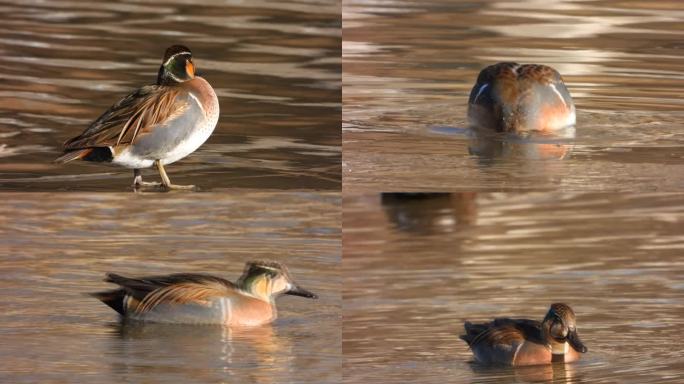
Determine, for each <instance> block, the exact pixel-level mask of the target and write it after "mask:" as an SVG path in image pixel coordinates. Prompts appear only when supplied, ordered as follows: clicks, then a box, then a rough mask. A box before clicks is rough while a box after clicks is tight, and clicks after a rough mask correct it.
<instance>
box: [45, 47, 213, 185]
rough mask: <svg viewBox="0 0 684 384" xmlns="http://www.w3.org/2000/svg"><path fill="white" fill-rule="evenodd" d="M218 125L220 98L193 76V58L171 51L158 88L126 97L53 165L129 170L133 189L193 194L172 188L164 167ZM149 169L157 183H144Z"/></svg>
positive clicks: (193, 148)
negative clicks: (156, 176)
mask: <svg viewBox="0 0 684 384" xmlns="http://www.w3.org/2000/svg"><path fill="white" fill-rule="evenodd" d="M218 119H219V102H218V98H217V96H216V93H215V92H214V89H213V88H212V87H211V85H210V84H209V82H207V81H206V80H205V79H204V78H202V77H200V76H198V75H196V72H195V64H194V63H193V60H192V52H191V51H190V49H189V48H188V47H186V46H184V45H173V46H171V47H169V48H168V49H166V52H165V53H164V57H163V59H162V63H161V66H160V67H159V71H158V74H157V83H156V84H154V85H146V86H143V87H142V88H138V89H136V90H134V91H133V92H131V93H129V94H128V95H126V96H125V97H124V98H122V99H120V100H119V101H117V102H116V103H115V104H114V105H112V106H111V107H110V108H109V109H108V110H106V111H105V112H104V113H102V115H100V117H98V118H97V119H96V120H95V121H94V122H92V123H91V124H90V126H88V128H86V129H85V130H84V131H83V132H82V133H81V134H80V135H78V136H76V137H73V138H71V139H69V140H67V141H66V142H65V143H64V153H63V154H62V155H61V156H60V157H58V158H57V159H55V163H58V164H65V163H69V162H71V161H74V160H84V161H90V162H98V163H111V164H114V165H117V166H122V167H124V168H130V169H133V187H134V188H136V189H139V188H142V187H162V188H166V189H194V188H195V186H194V185H177V184H173V183H171V180H170V179H169V176H168V175H167V173H166V170H165V168H164V166H165V165H168V164H172V163H174V162H176V161H178V160H180V159H182V158H184V157H186V156H188V155H189V154H191V153H193V152H194V151H196V150H197V149H198V148H199V147H200V146H201V145H202V144H204V142H205V141H207V139H208V138H209V136H211V134H212V132H213V131H214V128H215V127H216V124H217V123H218ZM152 166H154V167H156V169H157V171H158V172H159V175H160V177H161V183H158V182H144V181H143V179H142V173H141V169H143V168H149V167H152Z"/></svg>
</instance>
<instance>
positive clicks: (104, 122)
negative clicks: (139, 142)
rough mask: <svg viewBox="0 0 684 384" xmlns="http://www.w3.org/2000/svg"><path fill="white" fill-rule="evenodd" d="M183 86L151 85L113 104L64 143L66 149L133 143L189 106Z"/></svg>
mask: <svg viewBox="0 0 684 384" xmlns="http://www.w3.org/2000/svg"><path fill="white" fill-rule="evenodd" d="M183 92H185V91H183V90H182V88H179V87H170V86H160V85H148V86H145V87H142V88H140V89H137V90H135V91H134V92H132V93H130V94H128V95H127V96H126V97H124V98H123V99H121V100H119V101H118V102H117V103H116V104H114V105H113V106H111V107H110V108H109V109H108V110H107V111H105V112H104V113H103V114H102V115H101V116H100V117H98V118H97V120H95V121H94V122H93V123H92V124H90V126H89V127H88V128H87V129H86V130H85V131H83V133H81V134H80V135H78V136H76V137H74V138H72V139H70V140H67V141H66V142H65V143H64V150H65V151H74V150H78V149H84V148H93V147H108V146H116V145H119V144H128V143H132V142H133V141H134V140H135V138H136V137H137V136H138V134H139V133H140V132H145V131H146V130H148V129H150V128H151V127H153V126H155V125H157V124H160V123H163V122H165V121H167V120H169V119H171V118H173V117H174V116H176V115H178V114H180V113H182V112H183V111H185V109H187V108H188V106H189V103H188V98H187V97H178V96H179V95H181V94H182V93H183Z"/></svg>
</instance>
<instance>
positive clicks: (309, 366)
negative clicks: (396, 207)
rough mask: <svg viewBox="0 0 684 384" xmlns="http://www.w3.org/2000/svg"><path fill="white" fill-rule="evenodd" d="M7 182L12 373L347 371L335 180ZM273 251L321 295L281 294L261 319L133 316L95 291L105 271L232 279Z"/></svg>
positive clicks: (168, 377)
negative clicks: (190, 320) (127, 318)
mask: <svg viewBox="0 0 684 384" xmlns="http://www.w3.org/2000/svg"><path fill="white" fill-rule="evenodd" d="M161 197H163V198H160V195H153V196H150V195H146V194H142V195H132V194H128V193H122V194H107V193H105V194H95V195H93V194H82V193H65V194H58V195H54V196H52V197H50V198H49V199H46V198H45V196H43V194H28V195H27V194H13V193H5V194H4V195H3V201H2V202H0V212H2V213H3V214H2V216H1V217H0V269H1V270H2V271H3V273H2V275H0V289H2V290H3V292H4V294H3V295H2V296H1V297H0V308H2V312H1V313H0V323H1V324H2V330H0V333H2V347H0V372H2V373H1V374H0V377H2V381H7V382H13V383H21V382H27V383H28V382H66V381H74V380H75V381H79V382H91V383H120V382H162V381H163V382H187V383H207V382H221V381H226V382H233V381H246V382H256V383H281V382H297V383H307V382H312V383H320V382H325V383H334V382H339V380H340V377H341V367H340V361H341V355H340V353H341V352H340V348H341V334H340V327H341V320H340V319H341V316H340V308H341V294H340V287H339V283H340V277H339V270H338V265H339V262H340V259H341V247H340V212H339V205H340V196H339V194H338V193H264V192H244V193H231V194H230V196H228V195H226V194H214V193H206V194H190V195H188V194H173V193H171V194H166V195H161ZM254 259H270V260H277V261H280V262H282V263H283V264H285V265H287V266H288V267H289V269H290V270H291V271H292V274H293V275H294V276H296V277H297V281H298V282H299V283H300V284H302V286H307V287H308V288H310V289H311V290H312V291H314V292H316V293H317V294H318V295H319V299H318V300H305V299H302V298H299V297H294V296H287V295H286V296H283V297H280V298H279V299H278V301H277V306H278V319H277V320H276V321H275V322H274V323H273V324H271V325H268V326H263V327H257V328H252V329H224V328H222V327H213V326H183V325H177V326H174V325H161V324H143V323H136V322H126V323H124V324H120V323H119V321H118V316H117V315H116V313H115V312H114V311H112V310H111V309H110V308H109V307H107V306H106V305H104V304H102V303H101V302H99V301H98V300H96V299H94V298H92V297H90V296H88V295H86V293H88V292H95V291H99V290H103V289H108V288H111V285H110V284H107V283H105V282H103V281H102V279H103V278H104V274H105V272H110V271H111V272H118V273H121V274H123V275H132V276H145V275H158V274H167V273H177V272H201V273H210V274H213V275H216V276H221V277H224V278H227V279H229V280H231V281H235V280H236V279H237V278H238V277H239V276H240V274H241V273H242V269H243V268H244V263H245V262H246V261H248V260H254Z"/></svg>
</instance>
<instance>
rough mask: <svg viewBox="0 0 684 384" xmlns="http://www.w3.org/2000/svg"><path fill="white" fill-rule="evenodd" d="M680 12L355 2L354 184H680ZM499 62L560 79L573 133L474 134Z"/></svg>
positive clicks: (602, 5) (349, 135) (347, 69)
mask: <svg viewBox="0 0 684 384" xmlns="http://www.w3.org/2000/svg"><path fill="white" fill-rule="evenodd" d="M682 18H684V8H682V6H681V3H680V2H679V1H675V0H671V1H649V2H623V1H619V0H609V1H594V0H591V1H581V2H576V1H556V2H550V3H549V2H539V1H537V0H525V1H488V0H478V1H469V2H454V1H448V0H429V1H414V0H408V1H382V2H377V1H373V2H368V1H355V0H349V1H345V5H344V8H343V20H344V42H343V62H344V73H343V81H344V95H343V104H344V111H343V130H344V139H343V141H344V143H343V146H344V163H343V177H344V180H345V189H347V190H349V191H354V190H356V191H371V192H375V191H378V190H394V191H419V190H422V191H435V190H446V191H453V190H463V191H467V190H492V189H495V190H502V189H503V190H530V189H535V190H540V189H544V190H546V189H553V190H555V189H561V190H583V191H584V190H587V189H591V190H627V191H635V190H638V191H644V190H645V191H649V190H653V189H658V190H680V189H681V187H682V185H684V179H683V178H682V175H684V165H683V163H682V161H681V159H682V158H684V134H683V133H682V132H684V123H683V122H682V109H683V107H684V104H683V103H682V98H681V97H680V96H679V95H680V94H681V93H682V89H684V64H683V63H684V62H683V61H682V60H681V56H682V55H681V52H680V51H681V43H680V42H681V40H682V32H681V30H680V28H679V25H680V24H681V20H682ZM500 61H516V62H519V63H540V64H547V65H551V66H552V67H554V68H556V69H557V70H558V71H559V72H560V73H561V74H562V75H563V78H564V80H565V83H566V85H567V86H568V89H569V90H570V93H571V94H572V97H573V100H574V102H575V104H576V107H577V129H576V138H575V140H574V141H572V142H561V143H536V144H528V143H525V144H521V143H511V142H506V143H501V142H495V143H485V144H488V145H485V146H483V145H481V144H483V143H481V142H480V143H476V144H477V145H473V143H471V142H470V141H471V137H470V136H469V135H467V134H465V132H464V131H465V130H464V128H465V127H466V115H467V111H466V110H467V100H468V94H469V92H470V90H471V88H472V87H473V84H474V83H475V80H476V78H477V75H478V73H479V71H480V70H481V69H482V68H484V67H485V66H487V65H490V64H493V63H496V62H500ZM436 127H448V128H449V129H439V128H438V129H435V128H436ZM558 158H563V159H564V161H562V162H557V161H551V163H552V164H546V163H547V162H548V160H549V159H550V160H555V159H558Z"/></svg>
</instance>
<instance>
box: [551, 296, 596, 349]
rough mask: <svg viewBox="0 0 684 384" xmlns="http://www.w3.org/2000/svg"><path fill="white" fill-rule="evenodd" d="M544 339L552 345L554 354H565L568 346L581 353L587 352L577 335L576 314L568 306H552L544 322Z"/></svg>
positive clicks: (558, 304) (557, 304) (560, 304)
mask: <svg viewBox="0 0 684 384" xmlns="http://www.w3.org/2000/svg"><path fill="white" fill-rule="evenodd" d="M542 333H543V337H544V339H545V340H547V342H548V343H549V344H550V345H551V350H552V353H553V354H556V355H558V354H565V353H566V352H567V349H566V348H567V345H570V346H571V347H572V348H573V349H574V350H576V351H577V352H580V353H585V352H587V347H585V346H584V344H583V343H582V341H581V340H580V338H579V335H578V334H577V327H576V325H575V312H573V310H572V308H570V306H568V305H567V304H563V303H555V304H551V308H549V312H547V313H546V316H545V317H544V320H543V321H542Z"/></svg>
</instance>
